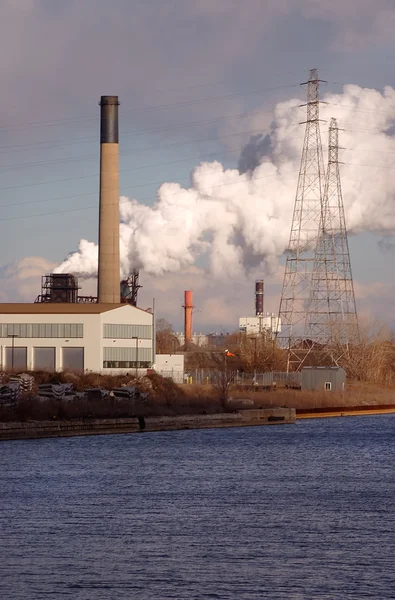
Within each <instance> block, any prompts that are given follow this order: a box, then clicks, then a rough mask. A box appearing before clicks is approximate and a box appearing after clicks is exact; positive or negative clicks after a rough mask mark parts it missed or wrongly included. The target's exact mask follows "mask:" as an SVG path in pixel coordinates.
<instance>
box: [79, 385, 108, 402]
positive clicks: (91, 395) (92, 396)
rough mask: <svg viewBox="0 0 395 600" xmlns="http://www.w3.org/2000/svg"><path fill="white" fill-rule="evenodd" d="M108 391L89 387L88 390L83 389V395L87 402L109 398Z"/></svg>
mask: <svg viewBox="0 0 395 600" xmlns="http://www.w3.org/2000/svg"><path fill="white" fill-rule="evenodd" d="M109 396H110V392H109V391H108V390H105V389H104V388H101V387H97V388H90V389H89V390H85V397H86V399H87V400H89V402H97V401H98V400H106V399H107V398H109Z"/></svg>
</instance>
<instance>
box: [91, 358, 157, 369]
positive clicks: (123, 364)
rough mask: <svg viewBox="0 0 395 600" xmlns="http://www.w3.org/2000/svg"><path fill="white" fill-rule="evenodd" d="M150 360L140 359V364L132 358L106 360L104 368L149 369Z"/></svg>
mask: <svg viewBox="0 0 395 600" xmlns="http://www.w3.org/2000/svg"><path fill="white" fill-rule="evenodd" d="M150 366H151V363H150V362H149V361H144V360H141V361H140V360H139V362H138V364H137V365H136V362H133V361H131V360H104V361H103V369H149V367H150Z"/></svg>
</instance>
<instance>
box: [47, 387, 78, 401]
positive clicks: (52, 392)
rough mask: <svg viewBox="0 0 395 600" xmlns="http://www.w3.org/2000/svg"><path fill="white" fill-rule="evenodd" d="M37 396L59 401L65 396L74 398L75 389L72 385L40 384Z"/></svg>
mask: <svg viewBox="0 0 395 600" xmlns="http://www.w3.org/2000/svg"><path fill="white" fill-rule="evenodd" d="M38 395H39V396H42V397H43V398H54V399H55V400H61V399H62V398H64V397H65V396H74V395H75V388H74V384H73V383H41V384H40V385H39V386H38Z"/></svg>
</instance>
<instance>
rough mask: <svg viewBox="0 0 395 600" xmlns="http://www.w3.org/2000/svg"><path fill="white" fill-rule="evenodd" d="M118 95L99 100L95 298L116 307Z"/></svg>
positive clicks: (118, 271) (117, 270)
mask: <svg viewBox="0 0 395 600" xmlns="http://www.w3.org/2000/svg"><path fill="white" fill-rule="evenodd" d="M118 106H119V102H118V96H102V97H101V99H100V209H99V211H100V212H99V267H98V280H97V297H98V300H97V301H98V302H100V303H111V304H112V303H114V304H119V303H120V301H121V299H120V287H119V281H120V257H119V168H118Z"/></svg>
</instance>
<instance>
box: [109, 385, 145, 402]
mask: <svg viewBox="0 0 395 600" xmlns="http://www.w3.org/2000/svg"><path fill="white" fill-rule="evenodd" d="M113 393H114V396H115V397H116V398H119V399H121V398H125V399H126V400H136V399H138V400H141V401H142V402H146V400H147V398H148V394H146V393H142V392H140V390H139V389H138V388H137V387H136V386H134V385H133V386H124V387H120V388H114V389H113Z"/></svg>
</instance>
